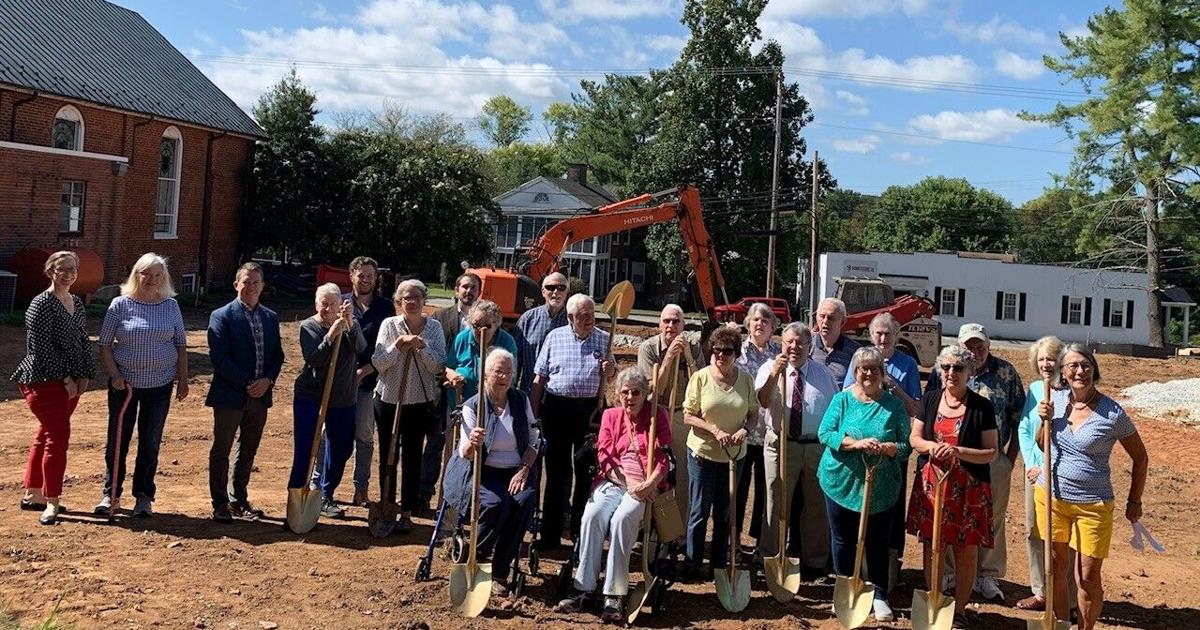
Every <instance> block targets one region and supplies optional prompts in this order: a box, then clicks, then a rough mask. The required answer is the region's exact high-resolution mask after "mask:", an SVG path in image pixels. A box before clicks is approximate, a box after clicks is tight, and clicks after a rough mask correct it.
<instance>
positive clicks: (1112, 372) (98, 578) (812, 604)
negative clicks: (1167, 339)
mask: <svg viewBox="0 0 1200 630" xmlns="http://www.w3.org/2000/svg"><path fill="white" fill-rule="evenodd" d="M296 317H297V315H296V314H290V315H289V316H288V317H287V318H286V319H288V320H289V322H290V323H288V324H286V325H285V326H284V338H285V340H289V341H290V340H294V339H295V338H296V335H297V326H296V324H295V323H294V321H291V320H294V319H295V318H296ZM204 323H205V319H204V318H203V317H201V316H189V326H190V327H191V330H190V332H189V335H188V341H189V351H190V362H191V369H192V374H193V378H192V388H191V389H192V393H191V397H190V398H188V399H187V400H185V401H183V402H177V403H175V404H174V405H173V407H172V410H171V414H170V416H169V418H168V421H167V428H166V434H165V436H164V438H163V445H162V451H161V458H160V467H159V473H158V486H159V496H158V501H157V503H156V504H155V509H156V514H155V516H154V517H153V518H150V519H146V520H133V519H129V518H121V519H118V520H117V521H116V522H115V523H113V524H109V523H107V522H105V521H104V520H102V519H99V518H95V517H92V516H91V515H90V508H91V507H92V506H93V505H94V504H95V502H96V501H97V500H98V499H99V498H100V492H101V491H100V486H101V477H102V474H103V470H104V465H103V461H102V460H103V449H104V433H105V432H104V426H105V421H106V416H107V411H106V404H105V397H104V393H103V391H102V390H96V389H93V391H90V392H88V393H86V394H85V395H84V397H83V400H82V401H81V404H80V406H79V410H78V411H77V412H76V414H75V417H74V429H73V431H74V435H73V441H72V444H71V449H70V461H69V468H68V479H67V484H66V489H65V491H64V502H65V503H66V504H67V505H68V507H69V508H70V509H71V510H72V511H71V512H70V513H69V514H68V515H67V516H66V517H65V518H64V519H63V520H64V522H63V523H62V524H60V525H59V526H57V527H41V526H39V525H38V524H37V514H36V513H32V512H22V511H19V510H18V509H17V502H18V499H19V498H20V495H21V487H22V482H21V479H22V473H23V468H24V463H25V458H26V454H27V452H28V445H29V441H30V438H31V436H32V434H33V432H34V427H35V424H36V421H35V420H34V418H33V416H32V415H31V414H30V413H29V411H28V409H27V407H26V405H25V403H24V402H23V401H22V400H21V399H20V397H19V394H18V393H17V391H16V388H15V387H14V386H13V385H12V384H11V383H8V382H7V381H3V382H0V416H3V417H7V418H9V421H7V422H4V423H3V424H0V491H2V495H3V497H5V498H4V499H3V501H2V503H3V506H2V507H0V542H2V545H0V554H2V555H0V608H6V609H8V610H10V611H11V612H13V613H14V614H16V615H18V616H19V617H21V618H22V619H23V620H24V621H25V622H26V623H27V624H33V623H36V622H37V621H39V620H41V619H43V618H45V617H46V616H47V615H48V614H49V613H50V612H51V611H52V610H53V609H54V608H55V606H57V607H58V609H59V611H60V612H59V619H60V620H62V621H65V622H69V623H72V624H75V625H76V626H78V627H80V628H93V627H122V628H125V627H128V628H141V627H160V628H221V629H224V628H256V629H257V628H275V627H278V628H321V629H322V630H328V629H332V628H397V627H399V628H420V627H430V628H460V627H463V628H485V627H488V628H490V627H530V626H532V625H533V624H537V625H538V626H539V627H542V628H574V627H579V626H591V627H596V626H598V625H599V621H598V618H597V616H596V615H595V614H594V613H591V612H589V613H585V614H575V615H561V614H556V613H554V612H551V610H550V608H549V606H548V605H547V603H546V601H547V600H548V599H549V598H550V597H551V594H552V593H553V586H554V576H555V575H556V574H557V571H558V567H559V566H560V563H559V562H558V561H556V560H549V559H548V560H543V562H542V566H541V575H540V576H537V577H535V578H533V579H531V580H530V589H529V593H528V595H527V596H526V597H524V598H522V599H520V600H516V601H514V602H509V603H505V604H503V605H501V603H500V602H497V601H493V602H492V607H491V610H489V611H488V612H487V613H485V615H484V617H482V618H479V619H475V620H464V619H461V618H459V617H458V616H456V615H455V614H454V613H453V612H452V611H450V609H449V607H448V595H447V581H446V575H447V564H446V562H445V561H444V560H441V559H438V560H436V561H435V564H434V577H433V580H432V581H429V582H425V583H421V584H418V583H416V582H415V581H414V579H413V575H414V571H415V569H416V566H417V562H418V559H419V558H420V557H421V555H422V554H423V553H424V549H425V544H426V542H427V541H428V539H429V534H430V526H431V520H430V519H429V518H427V517H421V518H418V519H417V523H418V527H416V528H415V530H414V531H413V532H412V533H411V534H408V535H405V536H399V535H396V536H393V537H391V538H388V539H383V540H380V539H376V538H373V537H372V536H371V535H370V534H369V533H368V531H367V528H366V510H364V509H362V508H353V507H352V508H349V509H348V513H347V518H346V519H344V520H341V521H328V520H324V519H323V520H322V521H321V523H320V524H319V525H318V527H317V528H316V529H315V530H314V531H312V532H310V533H309V534H307V535H304V536H297V535H294V534H291V533H288V532H287V531H284V529H283V527H282V525H281V521H280V518H281V517H282V515H283V513H284V509H285V505H286V492H285V487H286V477H287V474H288V467H289V465H290V460H291V455H292V441H291V440H292V435H291V434H292V432H291V419H290V408H291V388H290V385H289V384H290V382H291V380H292V377H294V375H295V374H296V372H297V370H298V366H299V353H298V351H297V350H296V349H295V345H294V343H289V344H288V345H287V348H288V350H287V351H288V361H287V364H286V367H285V375H284V376H283V377H281V378H280V383H281V385H280V387H279V388H278V390H277V392H276V406H275V408H274V409H273V410H272V412H271V415H270V419H269V424H268V427H267V431H266V435H265V436H264V439H263V443H262V447H261V450H260V451H259V454H258V458H257V462H256V463H257V469H256V472H255V474H254V478H253V480H252V482H251V497H252V500H253V501H255V502H256V503H257V504H258V505H260V506H261V507H262V508H264V509H266V511H267V513H268V518H267V519H266V520H264V521H262V522H257V523H247V522H237V523H235V524H232V525H221V524H217V523H214V522H212V521H211V520H209V518H208V517H209V514H210V504H209V498H208V487H207V471H208V449H209V444H210V437H211V430H212V428H211V422H212V415H211V412H210V411H209V410H208V409H207V408H205V407H204V405H203V399H204V394H205V393H206V391H207V387H208V383H209V381H210V378H211V377H210V366H209V363H208V354H207V348H206V347H205V335H204V330H203V326H204ZM628 332H629V333H630V334H635V333H639V332H640V333H645V332H646V330H640V331H639V330H632V329H631V330H630V331H628ZM23 338H24V335H23V330H21V329H20V328H12V327H5V328H0V366H6V367H8V366H13V365H15V364H16V362H17V361H18V360H19V358H20V356H21V354H22V352H23V351H24V343H23V341H24V339H23ZM1001 354H1002V355H1003V356H1005V358H1008V359H1010V360H1012V361H1013V362H1014V363H1015V364H1016V365H1017V366H1018V367H1021V368H1022V369H1023V370H1025V371H1027V368H1026V367H1025V360H1024V356H1023V354H1022V353H1001ZM621 358H622V362H629V361H632V360H633V356H632V355H631V354H630V353H629V352H628V351H626V352H622V353H621ZM1101 361H1102V364H1103V368H1104V375H1105V382H1104V389H1105V391H1106V392H1109V393H1115V392H1117V391H1120V389H1121V388H1122V387H1125V386H1127V385H1130V384H1133V383H1137V382H1141V381H1144V380H1150V379H1155V380H1166V379H1171V378H1186V377H1195V376H1200V363H1197V362H1186V361H1182V360H1172V361H1155V360H1146V359H1129V358H1123V357H1113V356H1104V357H1102V358H1101ZM1135 417H1136V420H1137V422H1138V426H1139V427H1140V429H1141V432H1142V435H1143V436H1144V437H1145V440H1146V442H1147V445H1148V447H1149V449H1150V453H1151V467H1150V479H1149V484H1148V488H1147V490H1146V495H1145V500H1144V503H1145V507H1146V516H1145V519H1144V520H1145V523H1146V524H1147V526H1148V527H1149V529H1150V530H1151V531H1153V532H1154V534H1155V535H1156V536H1157V537H1158V539H1159V540H1160V541H1161V542H1162V543H1163V544H1165V545H1166V547H1167V551H1166V553H1165V554H1163V555H1161V556H1160V555H1154V554H1149V555H1142V554H1139V553H1136V552H1134V551H1133V550H1132V549H1131V548H1130V547H1129V545H1128V544H1127V541H1128V539H1129V536H1130V528H1129V525H1128V523H1127V522H1125V521H1124V520H1119V523H1118V525H1117V531H1116V535H1115V539H1114V542H1113V551H1112V555H1111V558H1110V559H1109V560H1108V561H1107V563H1106V565H1105V570H1104V581H1105V587H1106V599H1107V600H1108V603H1107V605H1106V606H1105V608H1104V614H1103V617H1102V627H1105V628H1161V629H1183V628H1195V627H1200V616H1198V614H1200V611H1198V610H1197V608H1198V605H1200V595H1198V594H1197V591H1196V589H1195V583H1194V582H1192V581H1191V580H1192V579H1195V571H1196V568H1197V566H1198V565H1197V559H1198V557H1200V529H1198V528H1197V527H1196V526H1195V524H1196V522H1197V518H1196V515H1195V514H1196V508H1197V506H1200V489H1198V488H1200V483H1197V482H1198V481H1200V474H1198V470H1200V454H1197V452H1196V448H1195V444H1196V439H1197V432H1196V430H1195V429H1192V428H1185V427H1181V426H1179V425H1177V424H1174V423H1172V422H1170V421H1169V420H1164V419H1157V418H1147V417H1140V416H1135ZM1114 459H1115V461H1114V469H1115V470H1116V471H1117V472H1116V474H1115V477H1116V484H1117V486H1118V490H1117V494H1118V496H1123V493H1124V491H1125V489H1126V487H1127V485H1128V481H1129V473H1128V469H1129V466H1128V459H1127V458H1126V457H1125V456H1124V454H1123V453H1121V452H1118V453H1117V454H1116V455H1114ZM1014 476H1015V475H1014ZM347 477H349V471H347ZM1017 482H1019V479H1018V480H1015V482H1014V486H1015V487H1016V488H1020V485H1019V483H1017ZM348 486H349V482H348V480H347V482H346V487H344V488H343V489H342V490H341V491H340V495H341V496H342V497H343V498H348V496H349V494H350V490H349V488H348ZM376 494H377V490H376V489H374V488H373V489H372V495H373V496H374V495H376ZM1007 536H1008V546H1009V550H1010V553H1009V563H1008V576H1007V580H1006V581H1004V582H1003V583H1002V586H1003V588H1004V591H1005V594H1006V595H1007V598H1008V601H1009V605H1008V606H1004V605H997V604H983V605H980V606H978V607H977V611H978V613H979V618H980V620H981V627H984V628H1012V629H1014V630H1015V629H1019V628H1024V627H1025V624H1024V620H1023V617H1024V618H1029V617H1031V616H1032V615H1029V614H1025V613H1021V612H1019V611H1017V610H1016V609H1015V608H1013V607H1011V603H1012V602H1014V601H1016V599H1018V598H1020V597H1023V596H1025V595H1026V594H1028V590H1027V587H1026V586H1025V585H1026V584H1027V583H1028V581H1027V560H1026V554H1025V544H1024V538H1025V528H1024V508H1023V496H1022V493H1021V492H1020V491H1019V490H1018V491H1014V492H1013V495H1012V500H1011V503H1010V505H1009V510H1008V533H1007ZM909 542H910V544H909V545H908V552H907V555H906V567H918V566H920V557H919V550H918V545H916V544H912V541H909ZM904 577H905V580H906V582H907V584H910V585H911V584H917V583H918V582H919V576H918V575H917V573H915V572H914V571H911V570H908V569H906V570H905V576H904ZM633 579H634V581H635V582H636V580H637V579H639V578H638V577H636V576H635V577H634V578H633ZM1189 584H1191V585H1192V586H1188V585H1189ZM831 594H832V588H831V587H819V586H805V587H803V588H802V590H801V592H800V597H798V598H797V599H796V600H795V601H794V602H792V603H790V604H786V605H784V604H778V603H776V602H775V600H774V599H772V598H771V597H770V596H769V595H768V594H767V593H766V591H765V586H764V585H762V584H758V583H756V584H755V593H754V596H753V598H752V600H751V603H750V606H749V607H748V608H747V609H746V610H745V611H744V612H742V613H738V614H730V613H728V612H726V611H724V610H723V609H722V608H721V607H720V605H719V604H718V602H717V599H716V597H715V594H714V591H713V587H712V585H711V584H690V585H676V586H675V587H673V588H672V589H671V591H670V592H669V593H668V595H667V600H666V607H667V609H666V611H664V613H663V614H660V615H657V616H651V615H649V613H644V614H643V616H642V617H641V619H639V623H641V624H643V625H646V626H648V627H684V626H686V627H695V628H740V627H752V628H796V627H803V628H836V627H838V624H837V622H836V620H834V619H833V618H832V612H831V610H830V609H829V607H828V602H829V601H830V598H831ZM910 601H911V595H910V591H909V589H908V588H907V587H901V588H899V589H897V591H896V592H895V594H894V596H893V599H892V602H893V605H894V606H895V607H896V609H897V612H898V613H900V614H901V616H902V617H903V616H906V615H907V612H908V608H909V602H910ZM872 623H873V622H872ZM876 627H880V626H876ZM886 627H893V628H909V627H910V625H909V624H908V622H907V620H906V619H903V618H902V619H901V620H900V621H897V622H896V623H894V624H891V625H889V626H886Z"/></svg>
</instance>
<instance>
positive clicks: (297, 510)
mask: <svg viewBox="0 0 1200 630" xmlns="http://www.w3.org/2000/svg"><path fill="white" fill-rule="evenodd" d="M344 335H345V333H344V332H343V333H342V334H339V335H338V336H336V337H334V338H333V350H332V351H331V352H330V354H329V368H328V371H327V372H326V373H325V389H324V390H322V391H321V407H320V409H319V410H318V411H317V428H316V430H315V431H314V432H313V441H312V452H311V453H310V454H309V456H308V468H305V473H304V485H302V486H301V487H299V488H288V498H287V519H286V522H287V526H288V529H290V530H292V531H293V532H295V533H297V534H306V533H308V532H310V531H312V528H314V527H316V526H317V519H318V518H320V517H321V489H320V488H314V487H312V484H311V482H310V481H309V480H310V479H312V476H313V469H314V468H315V467H316V465H317V450H318V449H319V448H320V447H321V431H322V429H324V428H325V416H326V414H327V413H329V393H330V392H331V391H333V375H334V373H335V372H337V358H338V348H339V347H341V345H342V337H343V336H344Z"/></svg>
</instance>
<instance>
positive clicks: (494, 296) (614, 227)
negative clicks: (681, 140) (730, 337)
mask: <svg viewBox="0 0 1200 630" xmlns="http://www.w3.org/2000/svg"><path fill="white" fill-rule="evenodd" d="M675 220H678V221H679V229H680V231H681V232H682V234H683V242H684V245H685V246H686V248H687V253H688V258H689V260H690V263H691V267H692V269H693V271H694V273H695V279H696V287H697V289H698V292H697V293H698V297H699V299H700V304H701V306H702V307H703V308H704V310H705V312H712V309H713V308H714V307H715V306H716V305H717V298H718V295H717V293H718V291H719V292H720V299H721V300H722V303H724V304H728V303H729V297H728V296H727V295H726V293H725V277H724V276H722V275H721V265H720V262H718V259H717V254H716V250H715V249H714V248H713V243H712V238H711V237H710V236H709V234H708V229H707V228H706V227H705V226H704V217H703V210H702V209H701V207H700V192H699V191H698V190H697V189H696V188H695V187H694V186H680V187H678V188H673V189H670V190H665V191H663V192H659V193H654V194H649V193H647V194H644V195H640V196H638V197H634V198H632V199H626V200H624V201H618V202H617V203H613V204H610V205H607V206H601V207H599V208H596V209H595V210H592V211H591V212H590V213H588V214H584V215H581V216H576V217H571V218H569V219H563V220H562V221H559V222H558V223H555V224H553V225H551V226H550V228H549V229H547V230H546V232H545V233H544V234H542V236H541V238H539V239H537V241H535V242H531V243H530V244H529V245H527V246H526V248H525V258H526V260H525V261H524V264H523V265H522V266H523V269H522V270H523V271H524V274H522V273H520V272H518V271H513V270H508V269H496V268H493V267H478V268H475V269H471V270H470V271H472V272H473V273H475V274H476V275H478V276H479V278H480V279H481V280H482V281H483V290H482V293H481V295H482V297H483V298H484V299H488V300H492V301H493V302H495V303H496V304H498V305H499V306H500V309H501V311H503V313H504V317H505V319H510V318H516V317H518V316H520V315H521V313H523V312H525V311H526V310H529V309H530V308H533V307H535V306H537V305H539V304H541V303H542V297H541V293H540V288H539V287H540V286H541V285H540V283H541V281H542V279H543V278H545V277H546V276H547V275H549V274H551V273H553V272H555V271H558V270H559V269H560V266H561V264H562V258H563V254H564V253H565V252H566V251H567V248H569V247H570V246H571V244H572V243H576V242H579V241H582V240H584V239H589V238H594V237H597V236H604V235H607V234H615V233H617V232H623V231H625V230H631V229H636V228H640V227H646V226H648V225H653V224H655V223H665V222H668V221H675Z"/></svg>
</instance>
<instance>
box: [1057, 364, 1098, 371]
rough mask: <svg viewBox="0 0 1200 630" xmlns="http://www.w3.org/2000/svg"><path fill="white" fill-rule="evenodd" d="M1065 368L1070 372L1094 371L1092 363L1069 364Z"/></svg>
mask: <svg viewBox="0 0 1200 630" xmlns="http://www.w3.org/2000/svg"><path fill="white" fill-rule="evenodd" d="M1063 367H1064V368H1066V369H1067V371H1069V372H1091V371H1092V370H1093V369H1094V368H1093V367H1092V364H1091V363H1068V364H1066V365H1064V366H1063Z"/></svg>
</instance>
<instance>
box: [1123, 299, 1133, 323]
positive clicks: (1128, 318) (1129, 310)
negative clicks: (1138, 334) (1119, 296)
mask: <svg viewBox="0 0 1200 630" xmlns="http://www.w3.org/2000/svg"><path fill="white" fill-rule="evenodd" d="M1125 327H1126V328H1133V300H1125Z"/></svg>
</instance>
